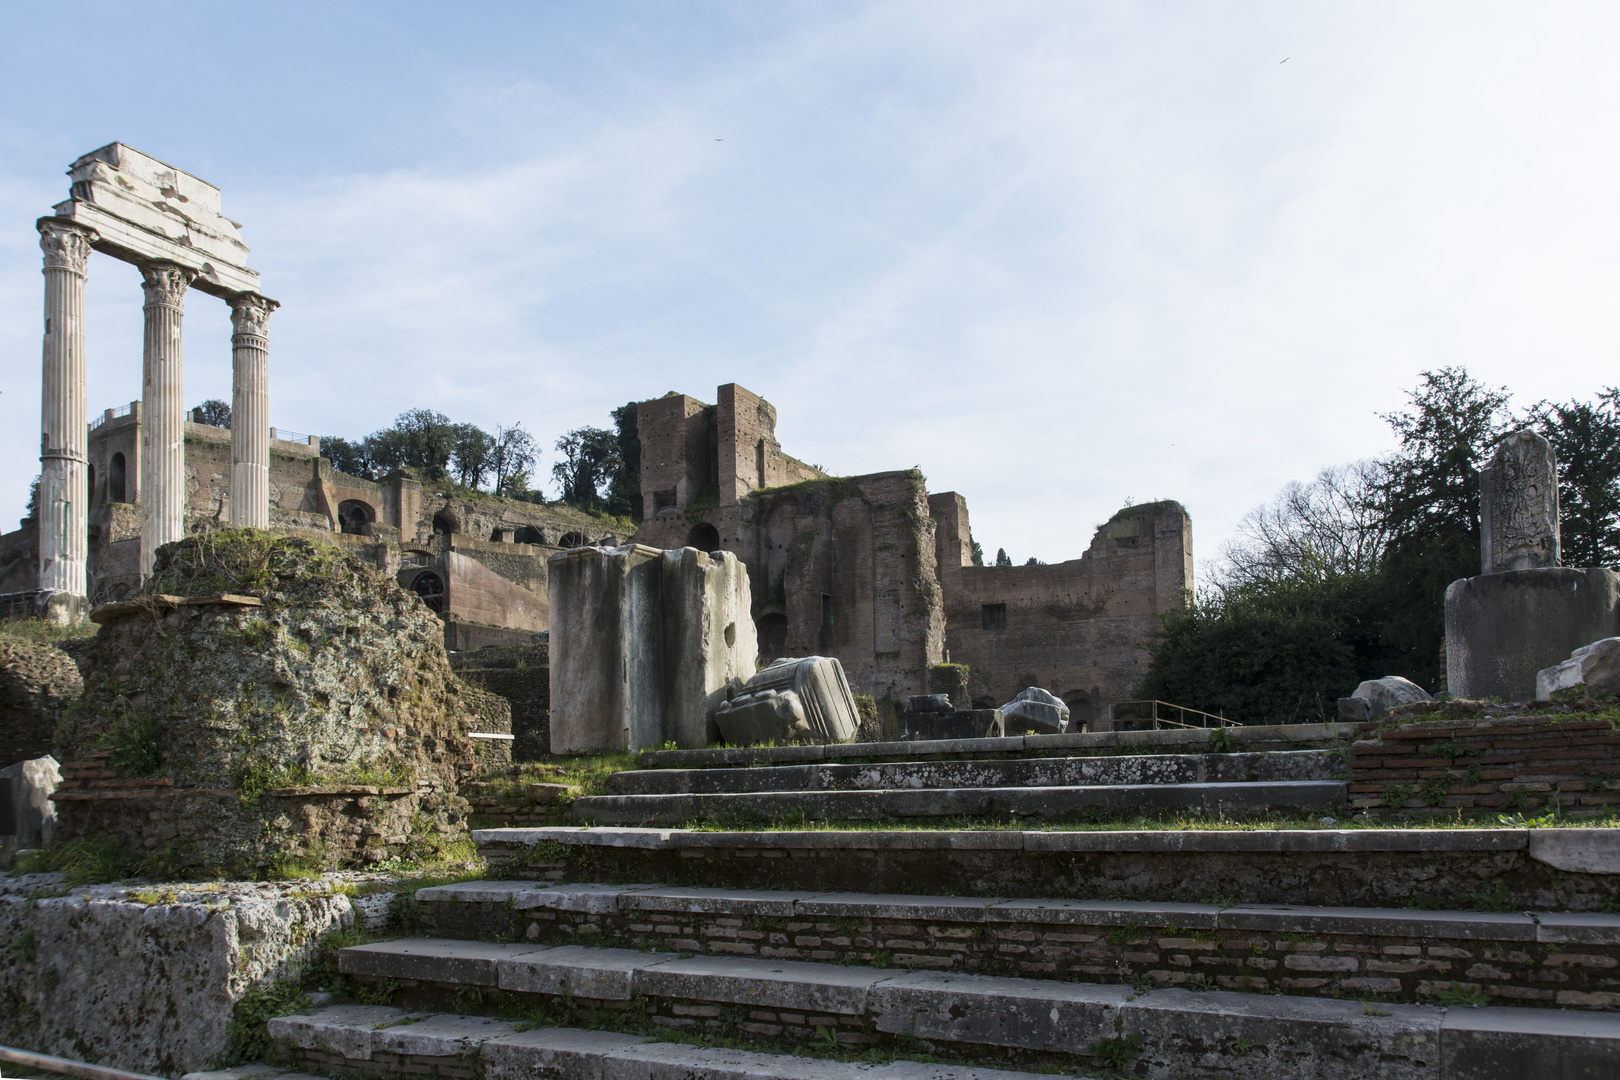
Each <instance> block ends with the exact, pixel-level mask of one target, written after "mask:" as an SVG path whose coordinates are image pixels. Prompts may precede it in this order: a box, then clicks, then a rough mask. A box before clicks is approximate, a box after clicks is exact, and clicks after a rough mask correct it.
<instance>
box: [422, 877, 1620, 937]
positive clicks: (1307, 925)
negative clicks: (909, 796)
mask: <svg viewBox="0 0 1620 1080" xmlns="http://www.w3.org/2000/svg"><path fill="white" fill-rule="evenodd" d="M416 898H417V900H418V901H419V902H421V903H458V902H459V903H490V902H498V903H502V904H506V903H508V902H510V904H511V906H512V907H513V908H514V909H515V910H519V911H529V910H536V909H550V910H564V911H582V912H594V913H597V914H604V913H609V912H622V913H631V912H648V913H659V912H669V913H680V914H690V913H699V914H710V915H718V914H731V915H738V916H745V917H746V916H778V917H794V916H820V917H831V918H840V917H845V918H848V917H854V918H870V919H890V920H897V921H917V922H959V923H1036V924H1041V923H1046V924H1060V925H1065V924H1066V925H1081V926H1135V927H1141V928H1148V929H1151V928H1159V927H1178V928H1181V929H1184V930H1255V931H1262V932H1266V933H1299V934H1343V935H1360V936H1383V937H1413V938H1427V939H1436V940H1441V939H1445V940H1472V941H1536V942H1543V943H1562V944H1586V945H1620V915H1605V914H1600V913H1595V912H1534V913H1525V914H1517V913H1515V914H1500V913H1492V912H1471V911H1419V910H1413V909H1408V908H1365V907H1319V906H1308V905H1288V904H1238V905H1235V906H1233V907H1227V908H1222V907H1219V906H1217V905H1214V904H1190V903H1157V904H1155V903H1145V902H1133V901H1117V900H1062V899H1052V900H1045V899H1035V900H1005V899H997V898H993V897H959V896H906V895H877V894H865V893H843V892H789V891H782V892H777V891H772V890H766V889H736V890H732V889H701V888H668V887H663V886H656V885H598V884H578V885H553V886H537V885H534V884H532V883H528V882H501V881H474V882H466V883H463V884H458V885H439V886H435V887H433V888H429V889H422V890H420V891H419V892H418V893H417V894H416Z"/></svg>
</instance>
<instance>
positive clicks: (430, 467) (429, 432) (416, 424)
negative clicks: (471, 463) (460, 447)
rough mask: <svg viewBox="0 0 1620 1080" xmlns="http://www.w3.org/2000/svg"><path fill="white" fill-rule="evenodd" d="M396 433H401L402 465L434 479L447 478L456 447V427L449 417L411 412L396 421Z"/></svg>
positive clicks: (422, 410) (437, 413)
mask: <svg viewBox="0 0 1620 1080" xmlns="http://www.w3.org/2000/svg"><path fill="white" fill-rule="evenodd" d="M392 430H393V431H394V432H397V433H398V439H399V448H400V452H399V456H400V461H399V462H398V464H399V465H403V466H406V467H408V468H413V469H418V470H420V471H421V472H422V474H423V475H424V476H426V477H428V478H430V479H438V478H440V477H442V476H444V475H446V471H447V468H448V466H449V464H450V456H451V454H452V453H454V452H455V445H456V425H455V424H452V423H451V422H450V418H449V417H448V416H446V415H444V414H443V413H440V412H434V411H433V410H432V409H408V410H406V411H405V412H402V413H400V414H399V416H398V417H397V418H396V419H395V420H394V427H393V429H392ZM379 434H381V433H379Z"/></svg>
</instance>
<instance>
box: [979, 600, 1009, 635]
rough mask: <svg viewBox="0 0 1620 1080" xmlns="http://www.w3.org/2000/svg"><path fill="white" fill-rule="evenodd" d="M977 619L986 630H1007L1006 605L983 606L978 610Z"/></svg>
mask: <svg viewBox="0 0 1620 1080" xmlns="http://www.w3.org/2000/svg"><path fill="white" fill-rule="evenodd" d="M979 619H980V623H981V625H982V626H983V627H984V629H986V630H1005V629H1007V605H1006V604H985V605H983V606H982V607H980V608H979Z"/></svg>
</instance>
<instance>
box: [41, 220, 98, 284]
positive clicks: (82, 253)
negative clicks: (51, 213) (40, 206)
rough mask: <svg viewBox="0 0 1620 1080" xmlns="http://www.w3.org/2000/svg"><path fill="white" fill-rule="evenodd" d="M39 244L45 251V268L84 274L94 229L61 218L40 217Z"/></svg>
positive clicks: (94, 235) (93, 240)
mask: <svg viewBox="0 0 1620 1080" xmlns="http://www.w3.org/2000/svg"><path fill="white" fill-rule="evenodd" d="M38 228H39V246H40V250H42V251H44V252H45V269H47V270H70V271H72V272H73V273H75V274H78V275H79V276H80V277H83V276H84V273H85V266H86V264H87V263H88V262H89V261H90V245H91V244H92V243H94V242H95V239H96V234H95V230H93V229H87V228H85V227H84V226H83V225H80V224H78V223H76V222H72V221H68V220H66V219H62V218H40V219H39V222H38Z"/></svg>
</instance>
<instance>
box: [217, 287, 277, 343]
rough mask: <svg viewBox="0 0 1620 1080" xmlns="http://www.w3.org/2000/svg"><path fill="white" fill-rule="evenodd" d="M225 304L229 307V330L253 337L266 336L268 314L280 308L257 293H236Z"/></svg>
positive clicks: (275, 302) (268, 320)
mask: <svg viewBox="0 0 1620 1080" xmlns="http://www.w3.org/2000/svg"><path fill="white" fill-rule="evenodd" d="M225 302H226V303H227V304H229V305H230V306H231V329H232V330H233V331H235V332H236V333H238V334H250V335H253V336H254V337H266V336H268V333H269V331H268V329H267V328H268V326H269V323H270V313H271V312H272V311H274V310H276V308H278V307H280V306H281V304H280V303H279V302H277V301H275V300H272V299H270V298H269V297H267V296H260V295H259V294H258V293H237V294H236V295H235V296H233V297H231V298H230V299H229V300H227V301H225Z"/></svg>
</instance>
